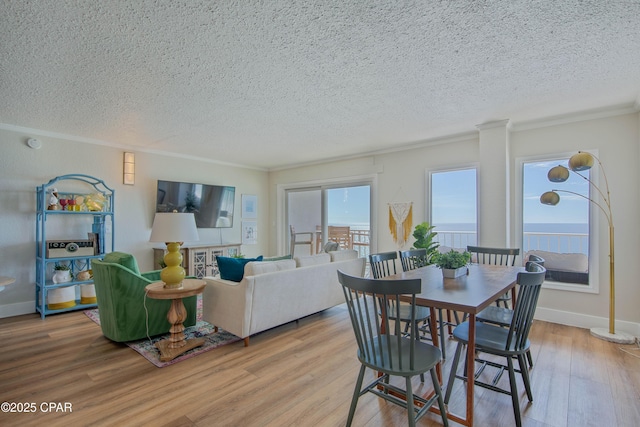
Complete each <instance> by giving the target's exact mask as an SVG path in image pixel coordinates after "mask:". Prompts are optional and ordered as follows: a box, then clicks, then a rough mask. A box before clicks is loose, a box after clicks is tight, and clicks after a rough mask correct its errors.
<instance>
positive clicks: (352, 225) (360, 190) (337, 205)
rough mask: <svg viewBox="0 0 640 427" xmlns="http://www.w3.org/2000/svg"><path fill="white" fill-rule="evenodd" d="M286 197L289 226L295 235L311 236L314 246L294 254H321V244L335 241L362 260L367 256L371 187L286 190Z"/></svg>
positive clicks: (364, 185)
mask: <svg viewBox="0 0 640 427" xmlns="http://www.w3.org/2000/svg"><path fill="white" fill-rule="evenodd" d="M286 198H287V200H286V203H287V220H288V224H289V225H293V226H294V227H295V230H296V232H312V233H314V240H315V247H314V248H313V249H311V248H306V249H305V248H304V247H300V248H299V249H296V254H298V255H299V254H301V253H302V252H301V251H302V250H306V251H307V252H306V254H308V253H310V252H320V251H321V250H322V248H323V246H324V243H326V242H327V241H334V242H336V243H338V244H339V245H340V247H341V248H342V249H356V250H357V251H358V253H359V254H360V256H361V257H367V256H368V255H369V252H370V243H371V240H370V238H371V220H370V218H371V184H369V183H363V184H360V183H340V184H327V185H319V186H317V187H309V188H296V189H289V190H287V191H286ZM287 229H288V227H287ZM325 230H326V236H325V232H324V231H325ZM299 251H300V252H299Z"/></svg>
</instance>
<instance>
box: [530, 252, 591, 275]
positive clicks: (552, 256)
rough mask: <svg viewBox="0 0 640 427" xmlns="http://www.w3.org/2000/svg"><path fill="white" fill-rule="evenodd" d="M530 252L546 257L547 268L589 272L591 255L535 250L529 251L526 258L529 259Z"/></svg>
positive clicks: (545, 265)
mask: <svg viewBox="0 0 640 427" xmlns="http://www.w3.org/2000/svg"><path fill="white" fill-rule="evenodd" d="M530 254H534V255H538V256H539V257H541V258H544V267H545V268H546V269H547V270H558V271H575V272H578V273H587V272H589V257H587V256H586V255H585V254H578V253H572V254H566V253H558V252H547V251H538V250H535V251H528V252H527V253H526V254H525V257H524V259H525V260H528V259H529V255H530Z"/></svg>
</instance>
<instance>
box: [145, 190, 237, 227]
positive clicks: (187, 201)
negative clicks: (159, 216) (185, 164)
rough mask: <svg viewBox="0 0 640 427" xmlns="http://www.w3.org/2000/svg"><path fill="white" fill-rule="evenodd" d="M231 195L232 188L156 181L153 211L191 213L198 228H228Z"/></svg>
mask: <svg viewBox="0 0 640 427" xmlns="http://www.w3.org/2000/svg"><path fill="white" fill-rule="evenodd" d="M235 194H236V188H235V187H228V186H222V185H207V184H192V183H189V182H174V181H161V180H158V195H157V199H156V212H173V211H174V210H176V211H178V212H193V214H194V216H195V218H196V226H197V227H198V228H231V227H233V206H234V203H235Z"/></svg>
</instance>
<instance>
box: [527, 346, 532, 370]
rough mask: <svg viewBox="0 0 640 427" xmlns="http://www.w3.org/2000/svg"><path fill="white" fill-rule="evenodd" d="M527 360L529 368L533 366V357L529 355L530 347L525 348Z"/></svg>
mask: <svg viewBox="0 0 640 427" xmlns="http://www.w3.org/2000/svg"><path fill="white" fill-rule="evenodd" d="M527 360H528V361H529V369H532V368H533V357H531V349H529V350H527Z"/></svg>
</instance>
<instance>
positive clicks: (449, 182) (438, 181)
mask: <svg viewBox="0 0 640 427" xmlns="http://www.w3.org/2000/svg"><path fill="white" fill-rule="evenodd" d="M476 193H477V185H476V169H475V168H474V169H461V170H452V171H444V172H433V173H432V174H431V224H432V225H435V226H436V227H437V228H436V231H437V229H441V230H449V229H455V230H468V231H476V221H477V219H476V218H477V212H476V210H477V205H478V204H477V195H476Z"/></svg>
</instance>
